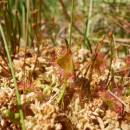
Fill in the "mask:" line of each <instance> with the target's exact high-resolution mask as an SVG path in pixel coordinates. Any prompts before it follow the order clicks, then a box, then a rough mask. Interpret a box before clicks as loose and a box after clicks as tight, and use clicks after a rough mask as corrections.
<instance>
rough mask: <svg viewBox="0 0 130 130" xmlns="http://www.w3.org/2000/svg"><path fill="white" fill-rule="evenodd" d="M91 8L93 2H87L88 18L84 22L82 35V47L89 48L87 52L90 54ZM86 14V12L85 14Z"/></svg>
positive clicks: (90, 0) (91, 0)
mask: <svg viewBox="0 0 130 130" xmlns="http://www.w3.org/2000/svg"><path fill="white" fill-rule="evenodd" d="M92 7H93V0H89V12H88V18H87V20H86V27H85V33H84V45H85V46H87V48H89V50H90V51H91V53H92V48H91V44H90V41H89V38H88V37H89V35H90V24H91V16H92ZM86 14H87V12H86Z"/></svg>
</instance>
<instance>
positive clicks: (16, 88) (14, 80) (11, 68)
mask: <svg viewBox="0 0 130 130" xmlns="http://www.w3.org/2000/svg"><path fill="white" fill-rule="evenodd" d="M0 33H1V36H2V39H3V41H4V46H5V50H6V53H7V58H8V61H9V67H10V70H11V74H12V77H13V82H14V86H15V92H16V98H17V103H18V108H19V115H20V124H21V128H22V130H26V128H25V124H24V114H23V111H22V103H21V97H20V94H19V91H18V87H17V81H16V78H15V71H14V67H13V63H12V60H11V56H10V53H9V49H8V44H7V41H6V38H5V35H4V31H3V28H2V26H1V24H0Z"/></svg>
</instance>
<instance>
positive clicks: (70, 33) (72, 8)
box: [69, 0, 74, 45]
mask: <svg viewBox="0 0 130 130" xmlns="http://www.w3.org/2000/svg"><path fill="white" fill-rule="evenodd" d="M73 17H74V0H72V7H71V22H70V30H69V45H71V44H72V27H73Z"/></svg>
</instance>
